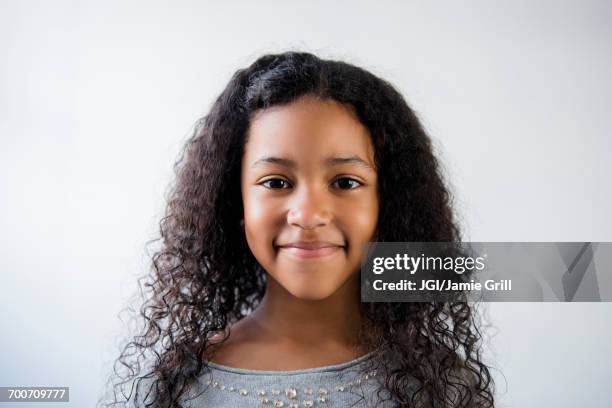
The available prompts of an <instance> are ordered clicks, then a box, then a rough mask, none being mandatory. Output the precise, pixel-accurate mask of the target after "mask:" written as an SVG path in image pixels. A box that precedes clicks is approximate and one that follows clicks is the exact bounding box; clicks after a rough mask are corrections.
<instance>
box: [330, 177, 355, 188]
mask: <svg viewBox="0 0 612 408" xmlns="http://www.w3.org/2000/svg"><path fill="white" fill-rule="evenodd" d="M333 184H334V186H337V188H339V189H341V190H352V189H354V188H357V187H359V186H361V183H360V182H359V181H357V180H354V179H352V178H348V177H340V178H339V179H336V181H334V183H333Z"/></svg>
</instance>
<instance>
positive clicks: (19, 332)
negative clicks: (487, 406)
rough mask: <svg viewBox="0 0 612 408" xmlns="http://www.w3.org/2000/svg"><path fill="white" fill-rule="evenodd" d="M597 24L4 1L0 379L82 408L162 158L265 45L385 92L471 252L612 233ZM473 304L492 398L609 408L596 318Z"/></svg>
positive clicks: (454, 8) (436, 5) (577, 9)
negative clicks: (67, 392) (308, 55)
mask: <svg viewBox="0 0 612 408" xmlns="http://www.w3.org/2000/svg"><path fill="white" fill-rule="evenodd" d="M611 19H612V3H610V2H606V1H578V0H576V1H538V2H533V1H495V2H490V1H471V2H453V1H440V2H422V1H419V2H416V1H415V2H400V1H376V2H373V1H371V2H349V1H338V2H326V1H309V2H287V1H266V2H247V1H244V2H229V1H223V2H217V1H209V2H203V1H172V2H158V1H104V2H102V1H100V2H82V1H76V0H75V1H68V0H59V1H55V2H48V1H23V0H19V1H3V2H1V3H0V59H1V61H2V62H0V137H1V139H0V187H1V191H2V193H1V194H2V200H1V202H0V240H1V242H2V245H1V246H0V256H1V259H2V266H1V274H0V324H1V325H2V326H1V327H2V333H3V335H2V336H0V386H29V385H40V386H45V385H56V386H70V387H71V402H70V403H69V404H66V405H65V406H70V407H85V406H93V405H94V403H95V401H96V400H97V398H98V397H99V395H100V393H101V391H102V388H103V385H104V381H105V379H106V377H107V375H108V374H109V369H110V364H111V362H112V360H113V359H114V358H115V357H116V355H117V352H118V349H117V343H118V342H119V340H120V338H121V334H122V333H123V332H124V331H123V330H124V326H123V324H122V323H121V322H120V321H119V319H118V317H117V314H118V313H119V311H120V310H121V308H122V307H123V306H125V304H126V302H127V299H128V297H129V296H130V295H131V294H132V293H133V292H134V291H135V290H136V276H137V275H139V274H141V273H143V272H144V271H145V270H146V268H147V258H146V256H145V250H144V246H145V243H146V241H147V240H149V239H151V238H154V237H155V233H156V231H157V223H158V222H159V219H160V216H161V212H162V210H163V204H164V202H163V199H164V191H165V188H166V186H167V185H168V183H169V182H170V180H171V177H172V164H173V163H174V161H175V159H176V158H177V155H178V152H179V149H180V147H181V146H182V143H183V142H184V141H185V140H186V138H187V137H188V136H189V134H190V131H191V129H192V126H193V124H194V123H195V121H196V120H197V119H198V118H199V117H200V116H202V115H203V114H205V113H206V111H207V109H208V108H209V107H210V105H211V103H212V101H213V100H214V98H215V97H216V96H217V95H218V93H219V92H220V91H221V90H222V88H223V87H224V85H225V84H226V83H227V81H228V80H229V78H230V76H231V74H232V73H233V72H234V71H235V70H236V69H238V68H241V67H244V66H246V65H248V64H249V63H251V62H252V61H253V60H254V59H255V58H256V57H257V56H259V55H260V54H262V53H266V52H278V51H285V50H288V49H297V50H304V51H310V52H316V53H318V54H320V55H321V56H323V57H331V58H337V59H345V60H347V61H348V62H352V63H355V64H357V65H361V66H363V67H365V68H368V69H370V70H372V71H373V72H374V73H376V74H378V75H380V76H382V77H383V78H386V79H388V80H389V81H390V82H392V83H393V84H394V85H396V86H397V88H398V89H399V90H400V91H401V92H402V93H403V94H404V95H405V97H406V98H407V100H408V101H409V103H410V104H411V105H412V107H413V108H414V109H415V110H416V111H417V112H418V114H419V116H420V118H421V119H422V120H423V123H424V125H425V126H426V128H427V130H428V132H429V134H430V135H431V136H432V138H433V139H434V141H435V143H436V146H437V151H438V154H439V156H440V158H441V160H442V162H443V163H444V166H445V169H446V172H447V174H448V177H449V180H450V182H451V183H452V186H453V191H454V194H455V197H456V208H457V211H458V213H459V214H460V216H461V222H462V225H463V227H464V230H465V232H466V237H465V238H466V240H473V241H611V240H612V232H611V231H612V229H611V227H612V218H611V217H610V215H609V210H610V208H611V207H612V183H610V181H609V176H610V174H612V165H611V164H610V153H611V152H612V142H611V138H610V131H611V130H612V121H611V119H610V112H611V111H612V92H611V91H612V85H611V81H610V74H609V73H610V72H612V52H611V51H612V47H611V39H612V25H611V24H610V21H611ZM485 306H486V307H485V311H488V315H489V320H490V323H491V324H493V325H494V326H495V330H494V331H492V334H491V336H490V339H489V352H488V356H489V357H490V358H491V361H492V362H493V363H494V364H495V366H496V367H497V368H498V369H499V371H496V378H497V382H498V391H499V392H498V397H497V401H498V406H500V407H540V406H555V407H574V406H577V405H579V406H581V407H600V406H604V405H608V406H609V405H610V404H611V403H612V392H611V391H610V390H609V385H610V377H611V376H612V324H611V323H612V319H611V317H612V304H610V303H583V304H577V303H574V304H550V303H548V304H532V303H523V304H521V303H509V304H490V305H485ZM502 374H503V376H502ZM44 405H45V404H40V405H39V406H41V407H42V406H44ZM49 406H56V405H52V404H50V405H49ZM62 406H64V405H62Z"/></svg>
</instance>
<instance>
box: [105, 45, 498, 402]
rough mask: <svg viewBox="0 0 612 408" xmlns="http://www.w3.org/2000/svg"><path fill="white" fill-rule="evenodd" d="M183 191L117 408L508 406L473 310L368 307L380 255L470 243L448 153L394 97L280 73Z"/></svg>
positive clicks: (265, 78)
mask: <svg viewBox="0 0 612 408" xmlns="http://www.w3.org/2000/svg"><path fill="white" fill-rule="evenodd" d="M176 173H177V175H176V182H175V185H174V187H173V190H172V191H171V194H170V197H169V202H168V207H167V212H166V216H165V217H164V219H163V220H162V222H161V229H160V233H161V239H160V243H161V247H160V248H159V250H158V251H157V252H156V253H155V255H154V257H153V268H152V272H151V276H150V279H149V281H148V283H147V284H146V285H145V286H146V287H145V292H144V293H145V294H146V295H147V298H146V300H145V303H144V304H143V306H142V308H141V314H142V316H143V318H144V322H145V326H144V327H143V329H142V332H141V333H140V334H139V335H138V336H137V337H136V338H135V339H134V340H133V341H131V342H130V343H129V344H128V345H127V346H126V347H125V349H124V350H123V352H122V354H121V356H120V357H119V359H118V360H117V364H116V365H115V369H116V373H117V375H118V377H119V381H117V382H116V383H115V388H114V390H115V393H114V401H113V402H114V404H116V403H124V405H126V404H125V403H126V402H127V405H129V406H152V407H188V406H193V407H215V408H220V407H256V406H271V407H316V406H326V407H375V406H378V407H396V406H401V407H476V406H478V407H481V406H482V407H490V406H493V391H492V387H493V385H492V381H491V377H490V374H489V371H488V369H487V367H486V365H485V364H483V362H482V360H481V355H480V348H479V346H480V335H479V332H478V328H477V325H476V322H475V317H476V313H475V312H474V310H473V309H472V307H471V306H470V305H469V304H468V303H467V302H461V303H361V302H360V288H359V285H360V279H359V269H360V262H361V259H362V256H363V255H364V253H363V251H364V248H363V245H364V244H366V243H367V242H370V241H402V242H403V241H407V242H417V241H418V242H424V241H427V242H428V241H443V242H449V241H457V240H459V239H460V233H459V230H458V228H457V225H456V224H455V221H454V219H453V214H452V210H451V207H450V197H449V193H448V192H447V190H446V188H445V185H444V183H443V180H442V178H441V175H440V171H439V169H438V164H437V161H436V159H435V157H434V155H433V153H432V147H431V142H430V139H429V138H428V136H427V135H426V133H425V131H424V130H423V128H422V126H421V124H420V123H419V121H418V119H417V118H416V116H415V114H414V112H413V111H412V110H411V109H410V108H409V106H408V105H407V104H406V102H405V101H404V99H403V98H402V96H401V95H400V94H399V93H398V92H397V91H396V90H395V89H394V88H393V87H392V86H391V85H390V84H388V83H387V82H385V81H384V80H382V79H380V78H378V77H376V76H374V75H373V74H371V73H369V72H367V71H365V70H363V69H360V68H358V67H355V66H352V65H349V64H346V63H342V62H337V61H330V60H322V59H319V58H317V57H316V56H314V55H311V54H307V53H295V52H288V53H284V54H279V55H265V56H263V57H261V58H259V59H258V60H257V61H255V62H254V63H253V64H252V65H251V66H249V67H248V68H246V69H241V70H239V71H238V72H236V73H235V74H234V76H233V77H232V79H231V81H230V82H229V84H228V85H227V87H226V88H225V90H224V91H223V92H222V94H221V95H220V96H219V97H218V99H217V100H216V102H215V103H214V105H213V106H212V108H211V110H210V112H209V114H208V115H207V116H205V117H204V118H203V119H202V120H201V122H200V123H199V125H198V126H197V129H196V132H195V134H194V136H193V137H192V138H191V139H190V140H189V141H188V143H187V145H186V146H185V149H184V153H183V156H182V158H181V160H179V162H178V163H177V165H176ZM114 404H111V405H114Z"/></svg>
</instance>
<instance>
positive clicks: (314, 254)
mask: <svg viewBox="0 0 612 408" xmlns="http://www.w3.org/2000/svg"><path fill="white" fill-rule="evenodd" d="M342 247H343V246H342V245H337V244H332V243H330V242H321V241H315V242H294V243H291V244H286V245H279V249H282V250H284V251H287V252H288V253H289V254H291V255H295V256H297V257H299V258H319V257H322V256H327V255H331V254H333V253H335V252H336V251H338V250H340V249H341V248H342Z"/></svg>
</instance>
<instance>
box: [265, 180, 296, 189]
mask: <svg viewBox="0 0 612 408" xmlns="http://www.w3.org/2000/svg"><path fill="white" fill-rule="evenodd" d="M260 184H261V185H262V186H264V187H266V188H270V189H275V190H276V189H283V188H288V187H289V183H288V182H287V180H283V179H279V178H274V179H268V180H266V181H263V182H262V183H260Z"/></svg>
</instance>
